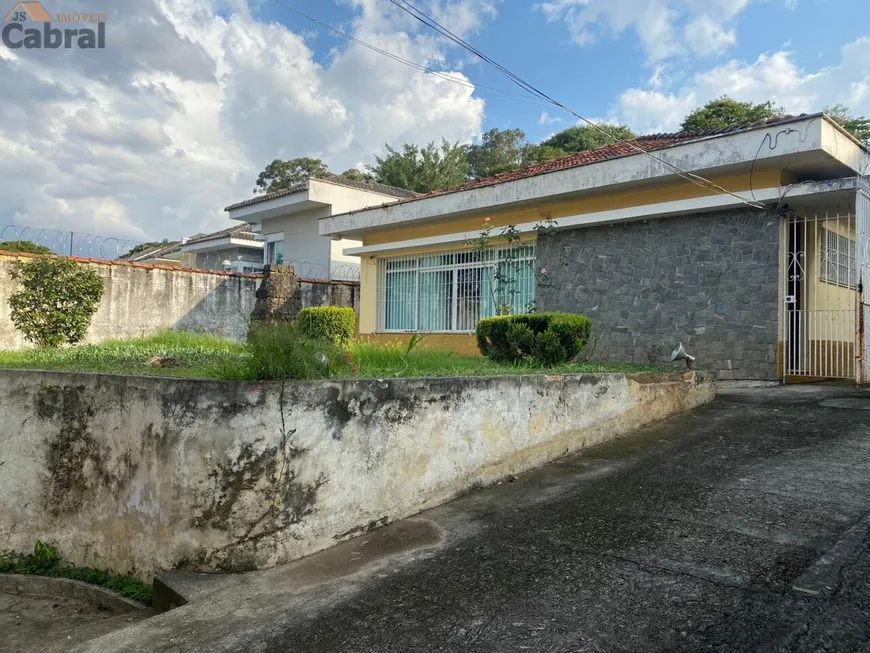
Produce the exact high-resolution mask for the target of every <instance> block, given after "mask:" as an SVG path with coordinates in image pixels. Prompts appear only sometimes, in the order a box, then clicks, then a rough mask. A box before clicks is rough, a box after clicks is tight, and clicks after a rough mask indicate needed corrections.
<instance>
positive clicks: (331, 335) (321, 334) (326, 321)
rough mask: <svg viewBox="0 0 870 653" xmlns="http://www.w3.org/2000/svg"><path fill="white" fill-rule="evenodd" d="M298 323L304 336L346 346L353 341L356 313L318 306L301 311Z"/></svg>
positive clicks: (336, 307)
mask: <svg viewBox="0 0 870 653" xmlns="http://www.w3.org/2000/svg"><path fill="white" fill-rule="evenodd" d="M296 323H297V325H298V326H299V330H300V331H301V332H302V335H304V336H307V337H309V338H317V339H318V340H328V341H330V342H332V343H335V344H336V345H346V344H347V343H349V342H350V341H351V340H353V332H354V330H355V329H356V312H355V311H354V310H353V309H352V308H339V307H338V306H316V307H313V308H303V309H302V310H301V311H299V316H298V317H297V318H296Z"/></svg>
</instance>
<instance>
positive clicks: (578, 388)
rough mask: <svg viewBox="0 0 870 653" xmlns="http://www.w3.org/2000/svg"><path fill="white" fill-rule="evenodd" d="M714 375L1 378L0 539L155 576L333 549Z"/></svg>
mask: <svg viewBox="0 0 870 653" xmlns="http://www.w3.org/2000/svg"><path fill="white" fill-rule="evenodd" d="M714 392H715V390H714V385H713V382H712V381H711V379H710V378H708V377H705V376H704V375H693V374H687V375H685V376H683V375H667V376H665V375H637V376H629V377H627V376H624V375H618V374H612V375H583V376H565V377H563V376H552V377H546V376H536V377H519V376H514V377H503V378H468V379H432V380H414V379H403V380H390V381H375V380H360V381H347V382H292V383H291V382H288V383H286V384H280V383H278V384H274V383H273V384H233V383H218V382H207V381H190V380H176V379H162V378H148V377H125V376H115V375H83V374H63V373H48V372H33V371H3V372H0V414H2V415H3V419H2V420H0V542H2V543H3V546H4V547H11V548H14V549H19V550H28V549H30V548H31V547H32V546H33V541H34V540H35V539H37V538H39V539H42V540H44V541H48V542H52V543H55V544H56V545H57V546H58V547H59V548H60V550H61V551H62V552H63V553H64V554H65V555H67V556H69V557H70V559H71V560H72V561H73V562H75V563H78V564H86V565H93V566H96V567H104V568H111V569H114V570H116V571H118V572H123V573H134V574H137V575H139V576H140V577H143V578H147V577H149V576H150V575H151V574H152V573H154V572H156V571H158V570H163V569H168V568H173V567H179V566H180V567H183V568H189V569H198V570H245V569H253V568H258V567H265V566H269V565H274V564H278V563H281V562H285V561H288V560H291V559H294V558H298V557H301V556H304V555H306V554H309V553H313V552H314V551H317V550H319V549H323V548H326V547H328V546H330V545H332V544H334V543H335V542H337V541H340V540H343V539H346V538H349V537H352V536H354V535H357V534H360V533H362V532H365V531H366V530H368V529H371V528H374V527H376V526H378V525H382V524H386V523H388V522H391V521H393V520H396V519H400V518H403V517H406V516H408V515H411V514H414V513H416V512H418V511H420V510H423V509H426V508H428V507H431V506H434V505H437V504H440V503H442V502H444V501H447V500H449V499H451V498H453V497H455V496H457V495H458V494H460V493H463V492H466V491H468V490H469V489H472V488H474V487H477V486H480V485H481V484H488V483H491V482H493V481H495V480H497V479H499V478H502V477H504V476H506V475H509V474H516V473H520V472H523V471H525V470H528V469H531V468H533V467H536V466H539V465H541V464H543V463H545V462H547V461H549V460H552V459H555V458H558V457H560V456H563V455H565V454H567V453H570V452H574V451H578V450H580V449H583V448H584V447H588V446H591V445H594V444H597V443H600V442H604V441H606V440H610V439H612V438H614V437H617V436H620V435H623V434H625V433H628V432H630V431H632V430H634V429H636V428H639V427H641V426H643V425H645V424H648V423H650V422H653V421H656V420H660V419H663V418H666V417H668V416H671V415H674V414H676V413H679V412H681V411H685V410H688V409H690V408H693V407H695V406H697V405H699V404H701V403H704V402H707V401H709V400H711V399H712V397H713V395H714Z"/></svg>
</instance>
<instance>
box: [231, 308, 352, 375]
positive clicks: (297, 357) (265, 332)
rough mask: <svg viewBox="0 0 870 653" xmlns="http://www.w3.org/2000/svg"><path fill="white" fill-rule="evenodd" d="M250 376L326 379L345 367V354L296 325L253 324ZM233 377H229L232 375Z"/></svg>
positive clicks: (333, 345) (250, 332)
mask: <svg viewBox="0 0 870 653" xmlns="http://www.w3.org/2000/svg"><path fill="white" fill-rule="evenodd" d="M247 351H248V354H249V357H248V359H247V361H246V363H247V365H249V366H250V368H249V373H248V374H242V375H238V373H237V377H236V378H238V376H247V377H248V378H251V379H257V380H262V381H268V380H279V379H322V378H326V377H329V376H333V375H335V374H337V373H338V372H339V371H340V370H341V367H342V357H341V351H340V350H339V349H338V347H336V345H335V344H333V343H332V342H330V341H328V340H323V339H319V338H311V337H309V336H306V335H305V334H303V333H302V332H301V330H300V329H299V327H298V326H297V325H296V324H288V323H286V322H284V323H276V324H266V323H261V324H256V323H255V324H252V325H251V328H250V330H249V331H248V342H247ZM228 376H229V374H228Z"/></svg>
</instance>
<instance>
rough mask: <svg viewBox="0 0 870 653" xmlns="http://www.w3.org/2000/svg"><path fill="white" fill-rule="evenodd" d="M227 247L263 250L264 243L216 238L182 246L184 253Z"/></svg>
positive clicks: (244, 239) (241, 239)
mask: <svg viewBox="0 0 870 653" xmlns="http://www.w3.org/2000/svg"><path fill="white" fill-rule="evenodd" d="M226 247H250V248H252V249H263V243H262V242H259V241H256V240H248V239H246V238H232V237H229V238H216V239H214V240H198V241H196V242H195V243H185V244H184V245H182V246H181V251H182V252H201V251H203V250H215V249H224V248H226Z"/></svg>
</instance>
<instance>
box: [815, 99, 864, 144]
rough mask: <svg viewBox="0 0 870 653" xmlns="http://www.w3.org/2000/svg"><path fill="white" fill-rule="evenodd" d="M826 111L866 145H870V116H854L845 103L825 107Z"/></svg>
mask: <svg viewBox="0 0 870 653" xmlns="http://www.w3.org/2000/svg"><path fill="white" fill-rule="evenodd" d="M825 113H827V114H828V115H829V116H830V117H831V118H833V119H834V120H835V121H836V122H837V123H839V125H840V126H841V127H842V128H843V129H845V130H846V131H848V132H849V133H850V134H852V136H854V137H855V138H857V139H858V140H859V141H861V142H862V143H864V144H865V145H870V118H866V117H864V116H852V115H850V114H849V108H848V107H847V106H846V105H845V104H835V105H834V106H830V107H825Z"/></svg>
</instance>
